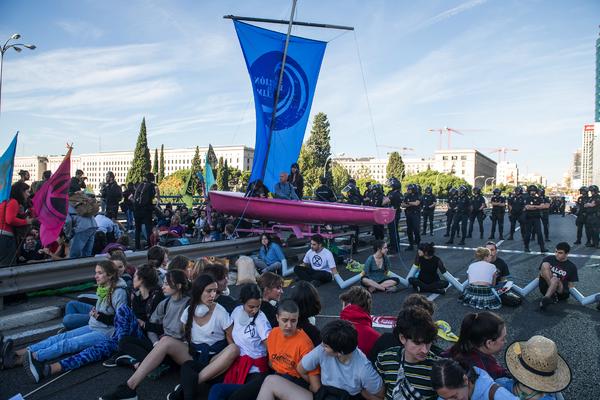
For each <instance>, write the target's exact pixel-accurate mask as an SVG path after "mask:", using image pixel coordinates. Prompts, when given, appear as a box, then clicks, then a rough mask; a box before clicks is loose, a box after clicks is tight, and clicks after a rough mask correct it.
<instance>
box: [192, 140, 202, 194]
mask: <svg viewBox="0 0 600 400" xmlns="http://www.w3.org/2000/svg"><path fill="white" fill-rule="evenodd" d="M198 172H200V173H202V160H201V159H200V148H199V147H198V146H196V152H195V153H194V158H193V159H192V182H193V185H194V186H192V187H193V188H194V194H200V191H201V186H200V180H199V179H198V175H197V174H198Z"/></svg>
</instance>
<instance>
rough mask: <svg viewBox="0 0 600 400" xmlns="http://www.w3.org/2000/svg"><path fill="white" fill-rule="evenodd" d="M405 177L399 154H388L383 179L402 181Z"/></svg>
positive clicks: (395, 152)
mask: <svg viewBox="0 0 600 400" xmlns="http://www.w3.org/2000/svg"><path fill="white" fill-rule="evenodd" d="M405 175H406V172H405V171H404V162H403V161H402V157H400V153H398V152H397V151H394V152H392V153H390V157H389V158H388V163H387V167H386V168H385V177H386V178H387V179H390V178H392V177H394V178H398V180H400V181H402V179H404V176H405Z"/></svg>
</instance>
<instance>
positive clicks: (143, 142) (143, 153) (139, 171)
mask: <svg viewBox="0 0 600 400" xmlns="http://www.w3.org/2000/svg"><path fill="white" fill-rule="evenodd" d="M150 167H151V161H150V149H149V148H148V139H147V136H146V118H145V117H144V118H143V119H142V124H141V126H140V133H139V135H138V138H137V143H136V145H135V151H134V152H133V160H132V161H131V167H130V168H129V171H127V178H126V179H125V181H126V182H133V183H139V182H142V181H143V180H144V176H146V174H147V173H148V172H150Z"/></svg>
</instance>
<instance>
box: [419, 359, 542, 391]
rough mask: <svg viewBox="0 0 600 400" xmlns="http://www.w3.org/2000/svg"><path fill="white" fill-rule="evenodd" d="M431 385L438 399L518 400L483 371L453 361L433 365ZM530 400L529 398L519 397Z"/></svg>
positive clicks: (438, 362)
mask: <svg viewBox="0 0 600 400" xmlns="http://www.w3.org/2000/svg"><path fill="white" fill-rule="evenodd" d="M431 384H432V386H433V388H434V389H435V391H436V393H437V395H438V396H439V398H440V399H457V400H459V399H460V400H518V399H519V397H516V396H514V395H512V394H511V393H510V392H509V391H508V390H506V389H505V388H503V387H500V385H498V384H496V383H494V380H493V379H492V377H490V376H489V375H488V373H487V372H485V371H484V370H483V369H480V368H477V367H475V366H468V365H461V364H460V363H459V362H457V361H455V360H449V359H445V358H444V359H440V360H438V361H436V362H435V363H434V364H433V370H432V372H431ZM521 398H522V399H532V398H531V397H521Z"/></svg>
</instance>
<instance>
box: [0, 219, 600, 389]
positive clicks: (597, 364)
mask: <svg viewBox="0 0 600 400" xmlns="http://www.w3.org/2000/svg"><path fill="white" fill-rule="evenodd" d="M550 224H551V225H550V237H551V239H552V241H551V242H549V243H547V247H548V248H549V249H550V250H553V248H554V247H553V246H554V245H555V244H556V243H558V242H559V241H568V242H569V243H572V242H573V241H574V236H575V225H574V218H573V217H572V216H569V215H567V216H566V217H564V218H563V217H560V216H554V215H553V216H550ZM505 227H506V230H508V221H506V224H505ZM485 229H486V231H485V237H486V238H487V236H488V235H489V229H490V220H489V219H487V220H486V222H485ZM443 232H444V230H443V229H440V230H437V231H436V232H435V236H433V237H430V236H427V237H425V238H423V240H431V241H434V242H435V243H436V244H438V245H440V247H439V248H438V250H437V254H438V255H439V256H440V257H441V258H442V260H443V261H444V263H445V264H446V267H447V269H448V270H449V271H450V272H451V273H452V274H453V275H454V276H455V277H457V278H459V280H461V281H462V280H464V279H465V277H466V269H467V267H468V265H469V263H470V262H471V260H472V256H473V249H474V248H475V247H477V246H478V245H481V244H482V243H484V242H485V240H479V239H467V244H466V246H464V247H463V246H456V247H452V248H443V246H442V243H444V242H445V241H446V240H445V239H446V238H444V237H443V236H442V235H443ZM475 232H478V231H477V228H476V229H475ZM476 236H477V237H478V235H476ZM515 238H516V239H517V238H518V239H520V235H516V236H515ZM531 249H532V250H533V251H536V250H537V245H534V244H532V246H531ZM522 250H523V243H522V241H521V240H514V241H504V242H501V243H500V245H499V255H500V257H502V258H504V259H505V260H506V261H507V263H508V265H509V267H510V271H511V273H512V276H513V280H514V281H515V283H516V284H518V285H520V286H524V285H525V284H527V283H528V282H529V281H531V280H532V279H534V278H535V277H536V276H537V270H538V266H539V264H540V262H541V260H542V258H543V257H542V255H540V254H535V253H530V254H527V253H524V252H523V251H522ZM367 255H368V252H363V253H362V254H360V255H359V257H358V258H359V259H361V260H364V258H366V256H367ZM413 258H414V252H406V251H403V250H402V251H401V253H400V254H399V255H397V256H393V258H392V264H393V268H392V269H393V270H394V271H395V272H397V273H398V274H399V275H402V276H406V274H407V273H408V271H409V268H410V266H411V265H412V260H413ZM571 260H572V261H573V262H574V263H575V264H576V265H577V268H578V270H579V283H578V284H577V287H578V288H579V290H580V291H581V292H582V293H583V294H584V295H589V294H592V293H596V292H599V291H600V251H598V250H591V249H588V248H585V247H584V246H581V245H580V246H574V247H573V248H572V250H571ZM343 275H347V273H343ZM319 291H320V293H321V296H322V298H321V303H322V305H323V309H322V312H321V314H322V315H321V316H319V317H317V324H318V325H323V324H324V323H326V322H327V321H328V320H330V319H331V318H334V317H335V316H337V315H339V312H340V310H341V304H340V302H339V300H338V296H339V294H340V292H341V290H340V289H339V288H338V287H337V286H336V285H334V284H328V285H325V286H322V287H320V288H319ZM410 293H412V290H410V289H404V290H401V291H399V292H398V293H394V294H377V295H375V298H374V309H373V314H374V315H395V314H396V313H397V312H398V309H399V306H400V304H401V303H402V301H403V300H404V298H405V297H406V296H407V295H408V294H410ZM431 297H432V298H433V297H435V299H434V302H435V304H436V313H435V319H443V320H445V321H447V322H449V323H450V325H451V326H452V328H453V330H454V332H456V333H457V334H458V331H459V329H460V322H461V320H462V318H463V316H464V315H465V313H467V312H469V311H471V309H469V308H466V307H464V306H463V305H462V304H461V303H460V302H459V301H458V300H457V299H458V292H457V291H456V290H454V289H453V288H451V289H449V290H448V293H447V294H446V295H442V296H435V295H433V296H431ZM539 298H540V294H539V292H538V291H537V290H536V291H534V292H533V293H531V294H530V295H529V296H528V297H527V298H526V299H525V301H524V303H523V304H522V305H521V306H520V307H518V308H516V309H511V308H502V309H501V310H499V311H498V314H500V315H501V316H502V317H503V318H504V319H505V320H506V321H507V326H508V338H507V341H508V343H510V342H512V341H513V340H517V339H527V338H529V337H531V336H532V335H536V334H540V335H544V336H547V337H549V338H552V339H553V340H554V341H555V342H556V343H557V344H558V348H559V352H560V353H561V355H562V356H563V357H564V358H565V359H566V360H567V362H568V363H569V365H570V366H571V369H572V371H573V381H572V383H571V385H570V386H569V388H567V390H566V391H565V392H564V394H565V397H566V398H567V399H585V400H587V399H590V400H591V399H600V386H599V385H598V384H597V381H596V379H597V377H598V376H600V350H599V349H600V312H598V311H597V310H596V309H595V305H592V306H586V307H584V306H582V305H580V304H579V303H578V302H577V301H575V300H573V299H570V300H569V301H568V302H567V303H561V304H558V305H555V306H551V307H550V308H549V310H548V311H546V312H543V313H542V312H540V311H539V310H538V302H539ZM439 344H441V345H442V346H447V343H446V342H443V341H440V343H439ZM501 358H503V354H502V356H501ZM130 374H131V372H130V371H129V370H125V369H118V368H117V369H107V368H103V367H102V366H101V365H100V363H98V364H94V365H90V366H87V367H85V368H82V369H80V370H76V371H72V372H71V373H69V374H67V375H66V376H64V377H62V378H60V379H59V380H57V381H55V382H53V383H51V384H49V385H48V386H47V387H44V388H43V389H41V390H39V391H38V392H36V393H34V394H32V395H30V396H29V397H28V399H33V400H40V399H56V400H65V399H78V400H87V399H97V398H98V396H99V395H101V394H103V393H104V392H106V391H107V389H110V388H112V387H114V386H115V385H117V384H118V383H120V382H123V381H124V380H126V379H127V377H128V376H129V375H130ZM177 380H178V374H177V372H176V371H173V372H170V373H168V374H167V375H165V376H164V377H162V378H161V379H160V380H158V381H152V380H149V379H147V380H146V381H144V383H143V384H142V385H141V386H140V388H139V389H138V394H139V398H140V399H143V400H154V399H165V398H166V395H167V393H168V392H169V391H170V390H171V389H172V388H173V386H174V385H175V384H176V383H177ZM40 386H41V385H36V384H33V383H31V382H30V380H29V379H28V378H27V376H26V375H25V373H24V371H23V370H22V369H13V370H7V371H0V399H8V398H10V397H11V396H13V395H15V394H16V393H22V394H23V395H25V394H26V393H29V392H31V391H33V390H35V389H37V388H39V387H40Z"/></svg>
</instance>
